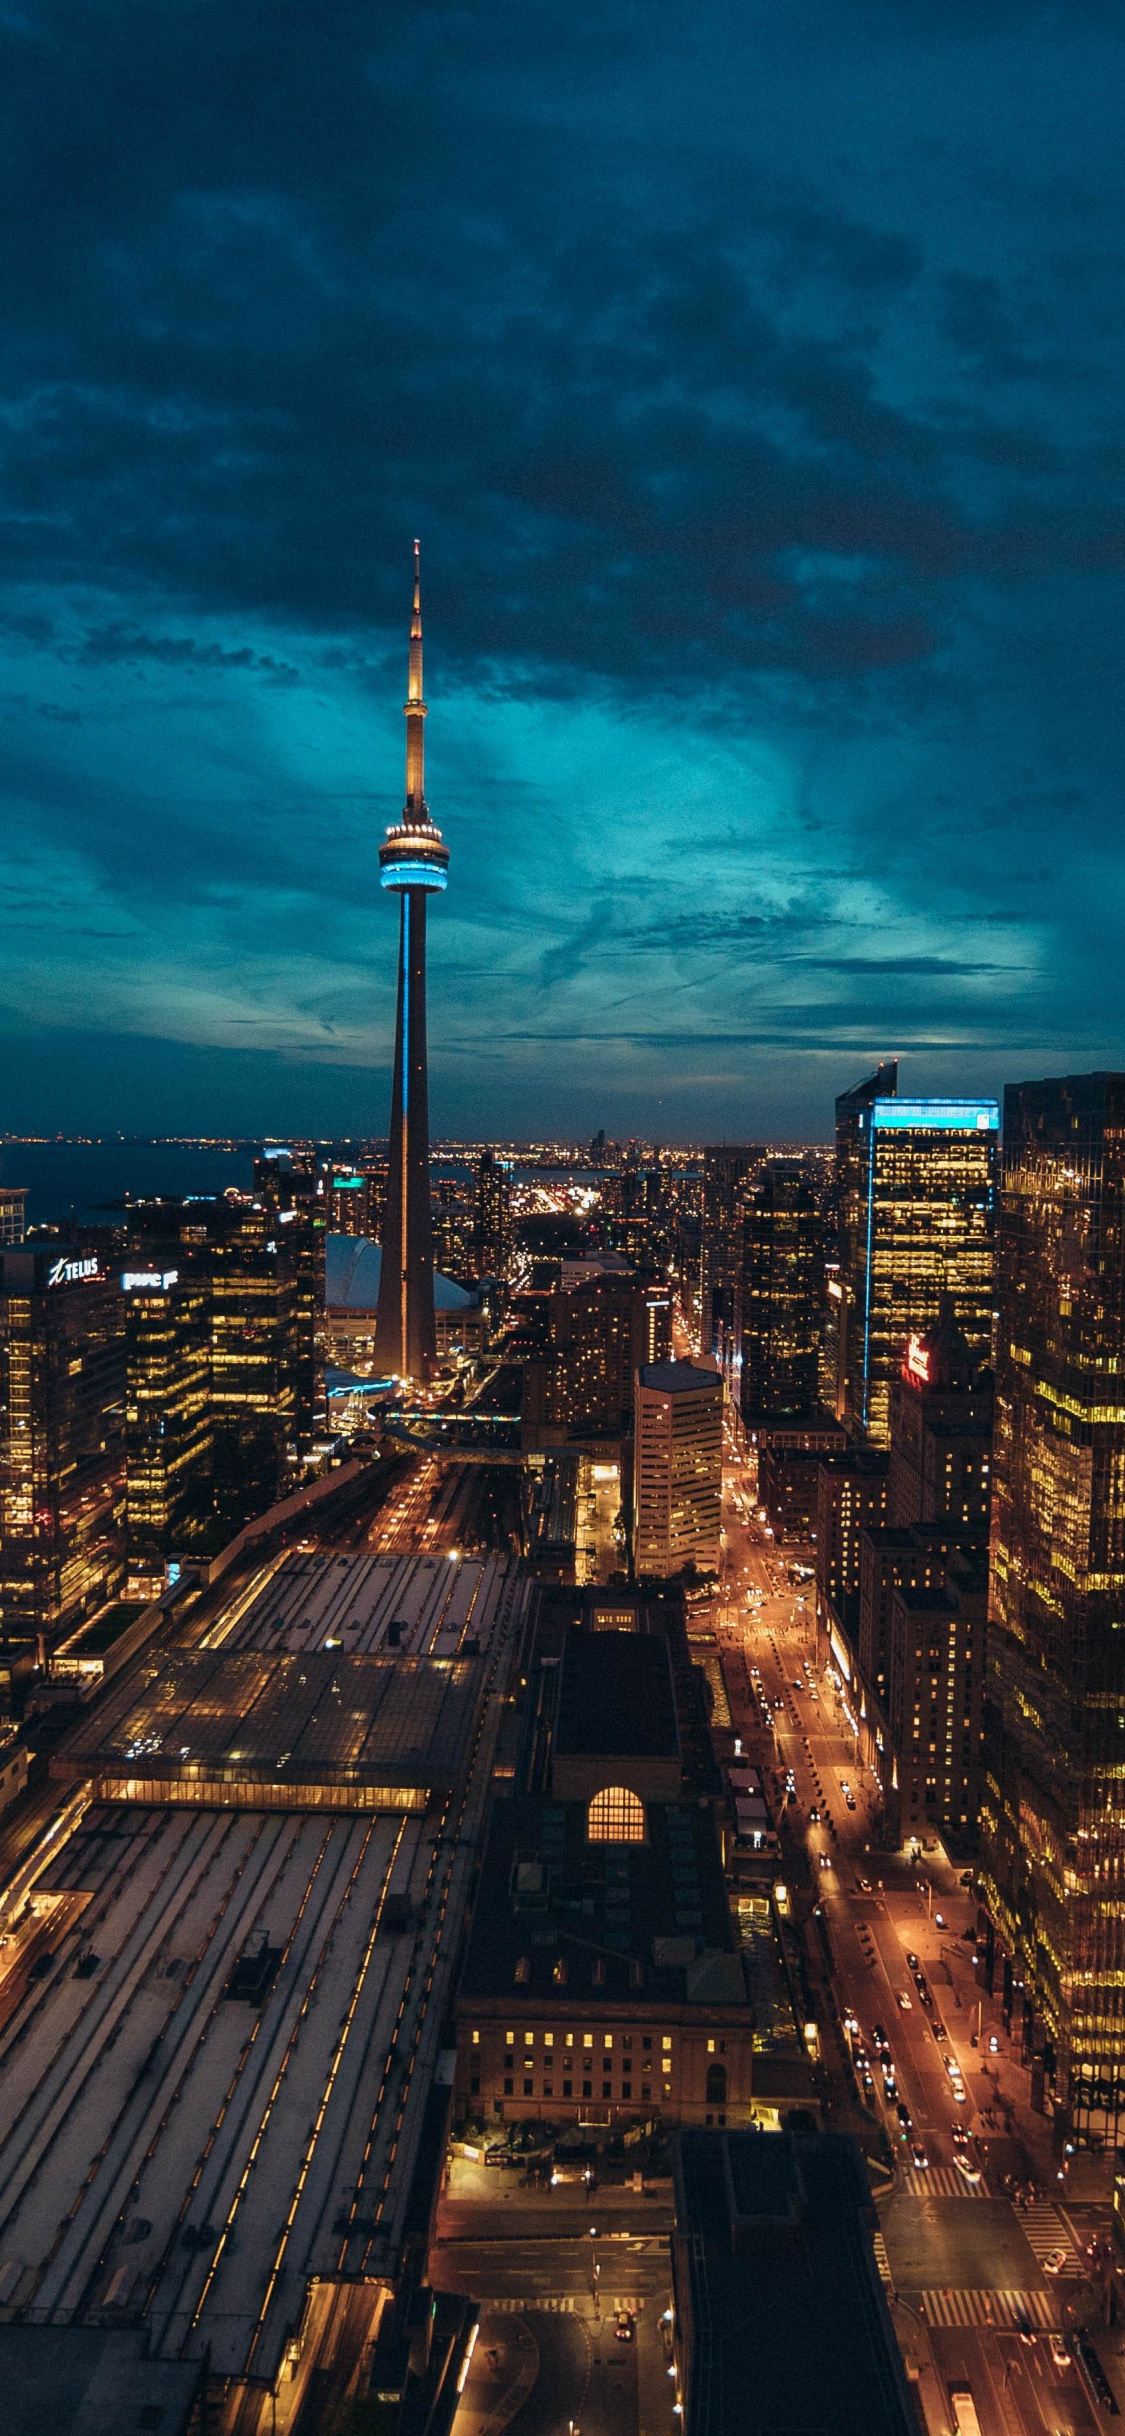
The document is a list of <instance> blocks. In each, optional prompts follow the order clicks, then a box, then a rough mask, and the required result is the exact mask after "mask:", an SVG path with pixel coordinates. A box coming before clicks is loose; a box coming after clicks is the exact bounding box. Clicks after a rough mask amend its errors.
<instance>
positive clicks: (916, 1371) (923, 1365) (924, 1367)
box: [902, 1336, 930, 1387]
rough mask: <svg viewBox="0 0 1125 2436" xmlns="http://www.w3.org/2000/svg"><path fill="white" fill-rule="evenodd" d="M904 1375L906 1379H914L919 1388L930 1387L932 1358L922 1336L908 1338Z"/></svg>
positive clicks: (903, 1365) (903, 1363)
mask: <svg viewBox="0 0 1125 2436" xmlns="http://www.w3.org/2000/svg"><path fill="white" fill-rule="evenodd" d="M902 1375H903V1378H904V1379H914V1380H915V1381H916V1382H917V1384H918V1386H919V1387H927V1386H928V1385H929V1379H930V1357H929V1354H928V1353H927V1351H926V1348H925V1346H924V1344H923V1342H922V1339H921V1337H920V1336H909V1337H907V1340H906V1352H905V1354H904V1355H903V1362H902Z"/></svg>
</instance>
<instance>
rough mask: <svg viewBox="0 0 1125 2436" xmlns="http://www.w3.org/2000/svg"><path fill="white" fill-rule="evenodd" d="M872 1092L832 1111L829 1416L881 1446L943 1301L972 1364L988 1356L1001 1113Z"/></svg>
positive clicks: (989, 1104)
mask: <svg viewBox="0 0 1125 2436" xmlns="http://www.w3.org/2000/svg"><path fill="white" fill-rule="evenodd" d="M881 1071H882V1070H881ZM892 1078H893V1069H892ZM878 1081H879V1077H878V1076H873V1077H872V1078H871V1084H869V1085H860V1087H859V1089H858V1090H857V1091H854V1092H849V1093H847V1094H846V1095H845V1097H844V1098H843V1099H841V1100H838V1101H837V1103H836V1158H837V1196H838V1203H839V1209H840V1253H841V1257H840V1273H839V1280H838V1283H839V1285H840V1287H841V1289H842V1296H843V1299H844V1301H845V1303H846V1313H847V1318H846V1326H845V1327H844V1328H842V1330H841V1332H840V1347H841V1359H842V1363H843V1378H842V1381H841V1395H840V1399H839V1405H838V1407H837V1409H841V1408H842V1418H843V1419H844V1420H845V1422H846V1424H847V1426H848V1428H849V1429H850V1430H851V1431H852V1432H853V1433H854V1435H856V1436H857V1437H860V1438H865V1439H866V1440H867V1441H868V1442H869V1443H870V1444H872V1445H874V1446H887V1445H888V1444H889V1441H890V1391H891V1382H892V1380H893V1379H894V1378H895V1377H896V1376H897V1373H898V1371H899V1369H900V1367H901V1364H902V1359H903V1355H904V1352H905V1350H906V1347H907V1344H908V1343H909V1340H910V1338H911V1337H912V1336H921V1335H922V1334H924V1332H925V1331H926V1330H927V1329H929V1328H931V1327H932V1326H933V1323H934V1321H935V1320H936V1319H937V1316H938V1312H939V1310H940V1309H941V1306H942V1299H943V1296H945V1295H946V1294H948V1295H949V1296H951V1298H952V1304H953V1310H954V1313H955V1316H956V1319H957V1323H958V1325H959V1326H960V1327H961V1328H962V1329H963V1331H964V1334H965V1336H966V1338H967V1339H968V1343H969V1347H970V1349H971V1351H972V1352H973V1354H975V1355H976V1357H977V1358H978V1359H987V1358H988V1355H989V1353H990V1350H991V1342H992V1302H993V1275H992V1271H993V1235H994V1226H995V1199H996V1158H997V1146H998V1142H999V1135H1000V1110H999V1106H998V1104H997V1102H996V1101H995V1100H941V1099H927V1100H922V1099H909V1100H908V1099H899V1098H898V1097H892V1096H889V1095H883V1094H880V1093H878V1092H877V1091H875V1090H874V1089H872V1085H875V1084H877V1082H878ZM834 1282H835V1281H834Z"/></svg>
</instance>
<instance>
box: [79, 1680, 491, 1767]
mask: <svg viewBox="0 0 1125 2436" xmlns="http://www.w3.org/2000/svg"><path fill="white" fill-rule="evenodd" d="M138 1671H139V1675H140V1681H138V1677H137V1674H133V1675H131V1676H130V1678H129V1681H128V1682H127V1683H126V1684H124V1685H122V1687H121V1688H120V1690H117V1691H111V1692H110V1693H109V1694H108V1695H107V1696H106V1697H105V1698H104V1699H102V1700H101V1701H99V1703H98V1705H97V1707H96V1709H95V1710H94V1712H93V1713H92V1714H91V1716H90V1717H89V1718H87V1719H86V1720H85V1722H84V1723H83V1724H82V1725H81V1726H79V1727H78V1728H77V1729H76V1731H75V1733H74V1734H73V1735H72V1737H71V1738H70V1741H69V1742H68V1744H67V1745H66V1748H65V1753H64V1754H63V1755H62V1756H63V1758H64V1762H65V1765H66V1768H67V1771H68V1773H89V1774H95V1773H97V1772H98V1771H99V1770H113V1771H120V1770H121V1769H123V1768H128V1769H129V1770H131V1771H132V1772H133V1773H134V1774H136V1775H138V1776H146V1777H154V1778H155V1777H159V1776H168V1775H172V1776H175V1775H178V1774H182V1773H184V1772H186V1771H188V1770H190V1769H200V1768H202V1769H203V1770H204V1771H207V1770H209V1769H218V1770H227V1769H229V1770H232V1771H236V1772H237V1774H238V1776H239V1778H240V1779H242V1780H244V1781H246V1780H251V1779H253V1780H257V1779H261V1778H268V1779H270V1780H271V1781H272V1782H275V1783H280V1784H284V1783H286V1782H289V1783H292V1784H299V1783H305V1782H312V1781H315V1780H322V1781H325V1782H339V1781H345V1782H348V1781H354V1782H357V1783H359V1782H363V1781H368V1782H373V1783H379V1784H383V1783H394V1784H402V1785H413V1784H420V1783H424V1784H433V1783H435V1782H436V1781H439V1780H443V1779H445V1778H447V1777H448V1776H450V1775H451V1774H452V1773H454V1772H455V1771H456V1770H457V1769H458V1768H459V1767H460V1764H461V1762H462V1759H463V1757H464V1756H465V1749H466V1744H467V1738H468V1735H469V1733H470V1732H471V1729H472V1725H473V1719H474V1713H475V1706H476V1703H475V1696H474V1689H473V1685H474V1676H475V1671H476V1670H475V1668H474V1665H473V1662H472V1661H471V1660H467V1659H446V1658H412V1657H407V1656H402V1657H398V1658H393V1657H387V1658H384V1657H357V1656H352V1655H350V1654H348V1653H347V1652H345V1651H343V1650H305V1651H302V1652H300V1653H299V1654H297V1653H292V1654H290V1653H285V1652H275V1651H268V1652H265V1651H261V1650H176V1649H174V1650H166V1651H161V1652H160V1653H159V1654H157V1655H155V1656H153V1657H152V1658H151V1659H149V1660H146V1661H145V1662H143V1664H142V1666H141V1668H140V1669H139V1670H138Z"/></svg>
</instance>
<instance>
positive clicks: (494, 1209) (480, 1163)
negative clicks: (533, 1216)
mask: <svg viewBox="0 0 1125 2436" xmlns="http://www.w3.org/2000/svg"><path fill="white" fill-rule="evenodd" d="M474 1253H475V1258H476V1270H477V1276H478V1277H496V1278H499V1279H500V1280H501V1281H502V1280H503V1279H504V1278H506V1276H507V1274H508V1268H509V1264H510V1262H511V1258H512V1170H511V1164H510V1161H509V1160H507V1159H502V1158H500V1157H499V1156H498V1154H497V1152H496V1151H494V1150H482V1152H481V1154H480V1157H479V1159H478V1160H477V1200H476V1227H475V1232H474Z"/></svg>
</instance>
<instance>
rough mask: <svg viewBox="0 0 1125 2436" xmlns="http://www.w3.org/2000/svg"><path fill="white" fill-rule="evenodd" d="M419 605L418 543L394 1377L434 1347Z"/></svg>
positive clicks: (423, 1368) (387, 1283)
mask: <svg viewBox="0 0 1125 2436" xmlns="http://www.w3.org/2000/svg"><path fill="white" fill-rule="evenodd" d="M425 716H426V705H425V703H424V701H423V700H422V607H421V580H420V573H419V565H418V544H417V542H415V544H414V613H413V616H412V618H411V623H410V683H409V686H408V689H407V701H406V805H405V809H404V811H403V816H402V820H401V822H400V823H399V824H398V826H397V828H394V829H388V831H387V835H386V840H385V842H384V844H383V845H382V846H381V847H380V849H379V865H380V869H379V881H380V886H381V887H383V888H387V889H391V890H392V891H393V892H394V894H395V895H396V896H397V897H398V900H399V934H398V1007H397V1013H396V1020H395V1062H394V1076H393V1079H392V1083H391V1131H390V1157H389V1162H388V1172H387V1206H386V1215H385V1217H384V1220H383V1240H382V1251H383V1262H382V1269H381V1273H380V1278H379V1311H378V1316H377V1319H376V1323H375V1359H376V1361H377V1362H378V1364H379V1366H380V1368H381V1369H382V1370H383V1371H384V1372H385V1373H386V1374H387V1375H388V1376H389V1377H392V1378H400V1379H417V1380H424V1379H427V1378H428V1377H429V1375H430V1371H431V1368H432V1366H433V1361H434V1355H435V1352H436V1349H437V1340H436V1331H435V1326H434V1256H433V1235H432V1229H431V1223H430V1119H429V1090H428V1080H427V1070H426V898H427V896H430V895H432V894H433V893H435V892H436V891H438V890H440V889H443V888H444V887H445V884H446V871H447V867H448V863H449V848H448V846H446V845H445V843H444V841H443V839H442V835H441V831H440V829H437V828H435V826H434V823H433V821H432V820H431V819H430V814H429V809H428V807H427V804H426V798H425V789H424V784H423V727H422V723H423V721H424V719H425Z"/></svg>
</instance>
